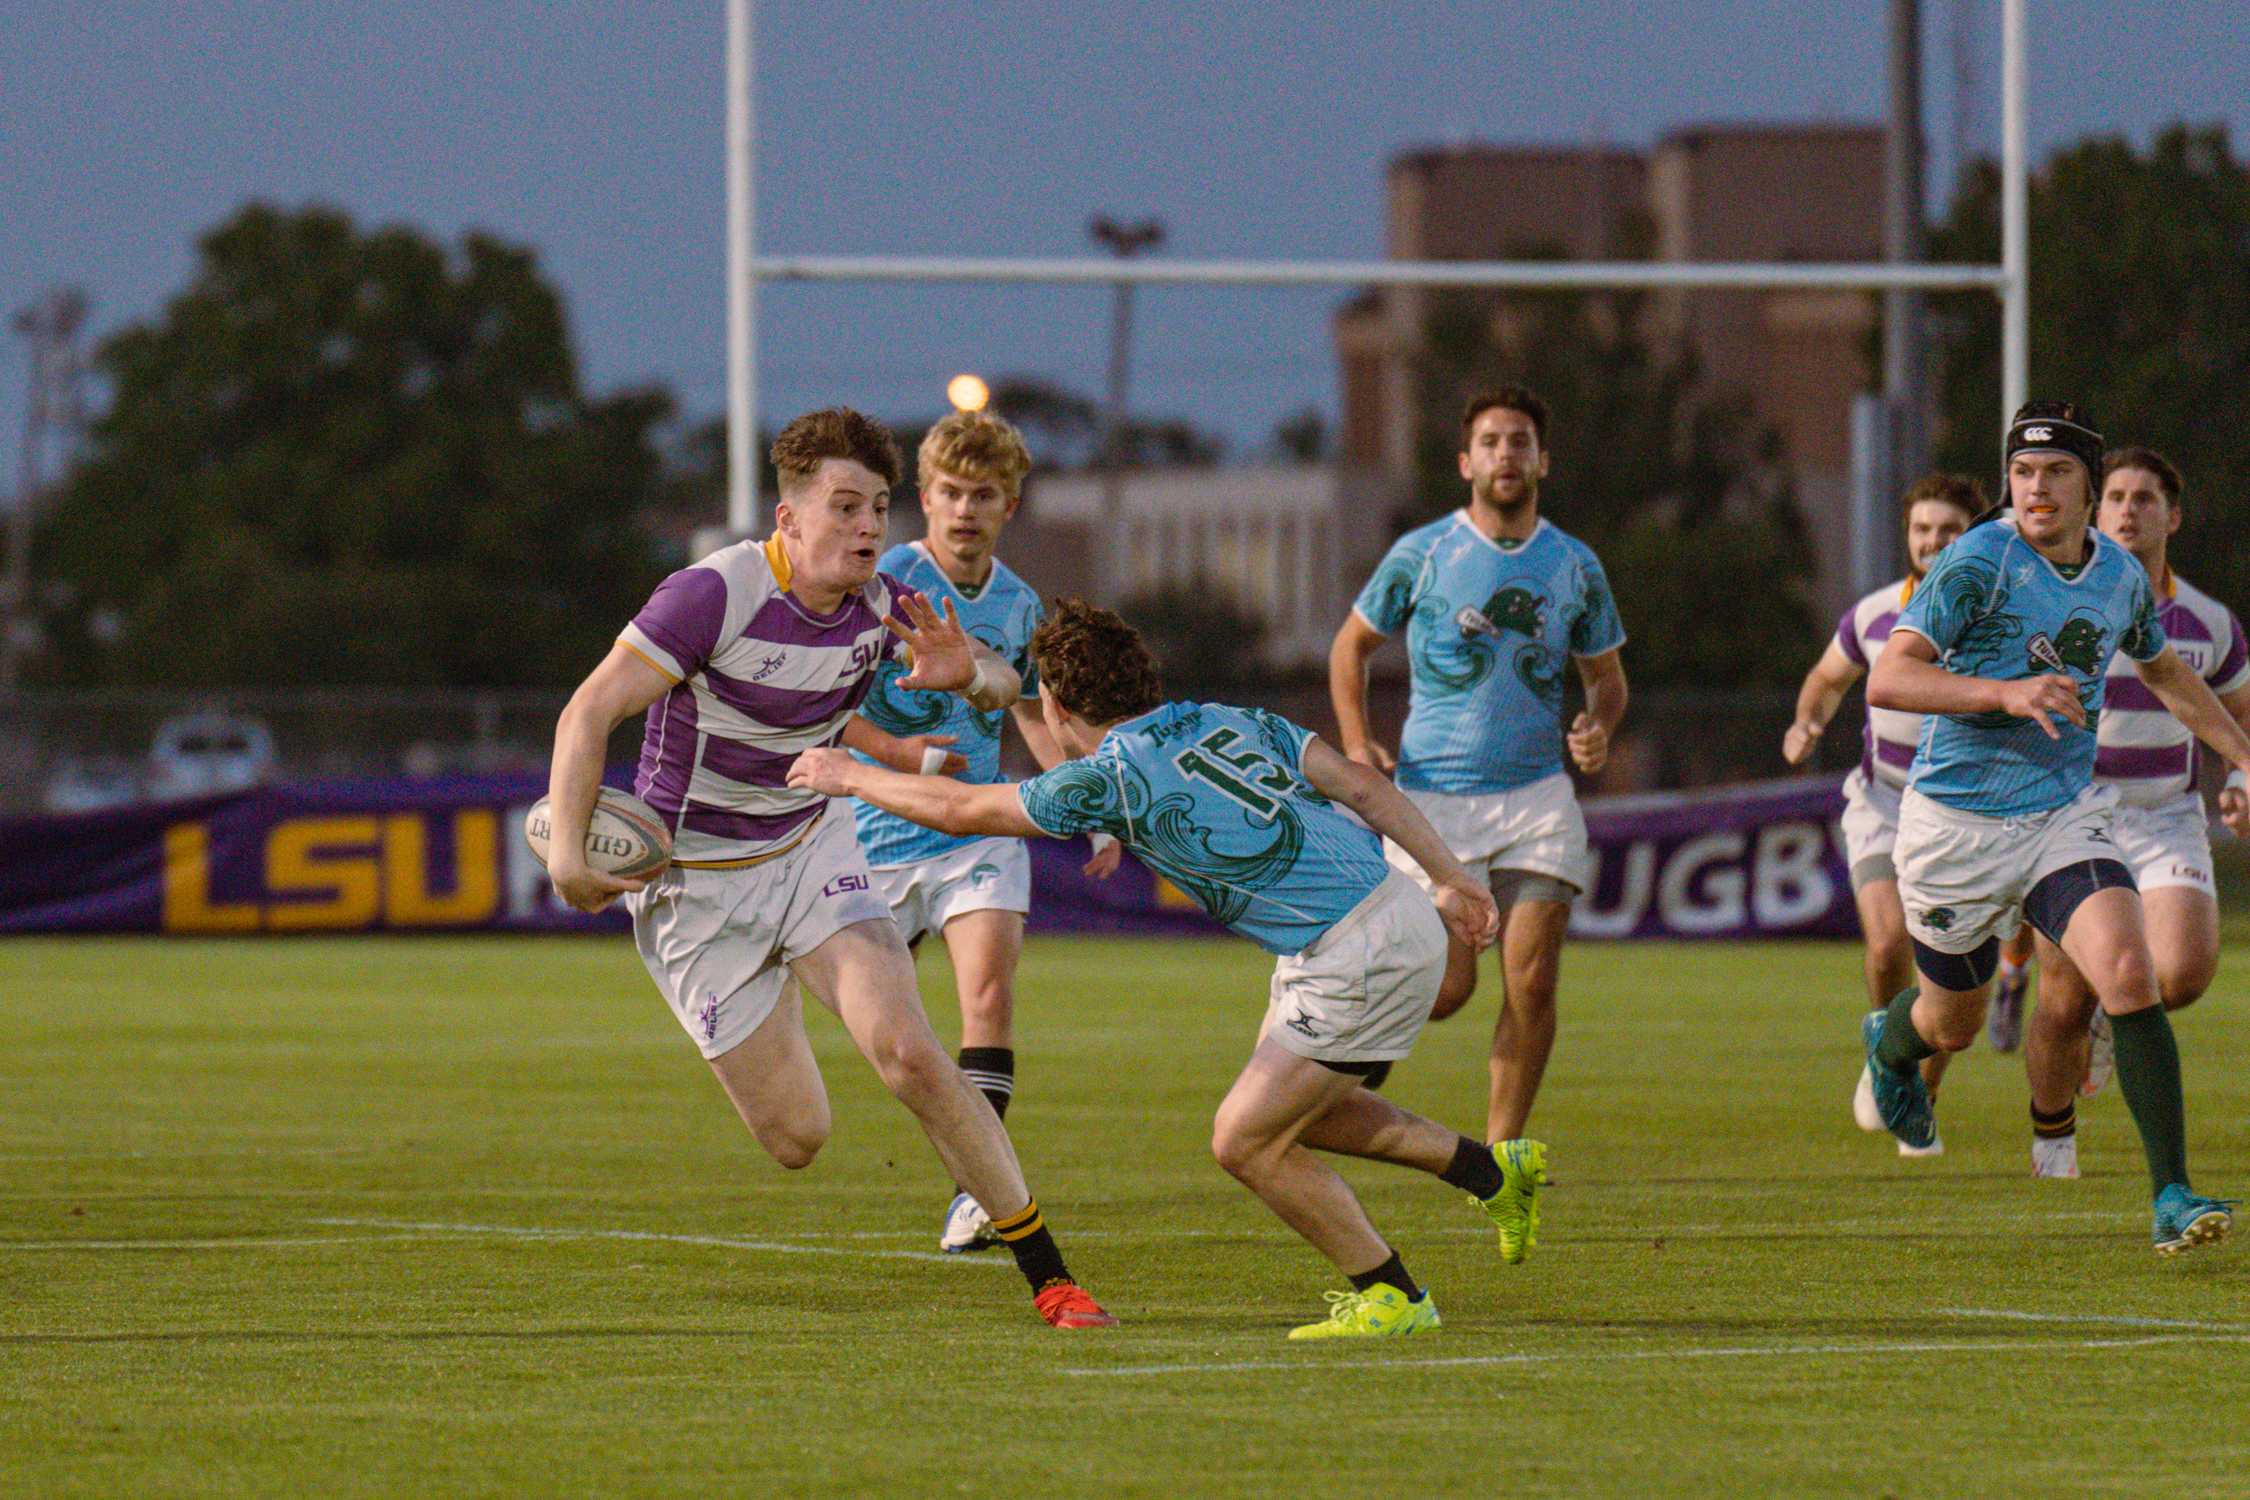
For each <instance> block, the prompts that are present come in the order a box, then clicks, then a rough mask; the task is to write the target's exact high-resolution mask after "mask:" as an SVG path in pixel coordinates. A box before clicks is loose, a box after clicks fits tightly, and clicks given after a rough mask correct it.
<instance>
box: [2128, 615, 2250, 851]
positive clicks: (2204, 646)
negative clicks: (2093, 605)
mask: <svg viewBox="0 0 2250 1500" xmlns="http://www.w3.org/2000/svg"><path fill="white" fill-rule="evenodd" d="M2156 592H2157V618H2158V619H2159V620H2161V621H2162V622H2163V625H2164V634H2165V636H2166V637H2167V638H2168V639H2169V640H2170V641H2171V643H2172V649H2173V650H2174V651H2177V652H2179V653H2180V660H2181V661H2184V662H2186V663H2187V664H2188V667H2189V668H2190V669H2191V670H2192V671H2194V673H2195V674H2196V675H2197V676H2198V677H2201V678H2202V679H2203V680H2204V681H2205V682H2207V683H2209V684H2210V685H2211V691H2212V692H2214V693H2232V692H2235V691H2238V690H2239V689H2241V688H2243V687H2245V686H2250V650H2246V649H2245V646H2244V642H2243V636H2242V622H2241V621H2240V620H2238V619H2236V618H2235V617H2234V611H2233V610H2231V609H2228V608H2227V607H2226V606H2225V605H2224V604H2221V603H2220V602H2219V601H2218V600H2216V599H2214V598H2212V597H2211V596H2210V595H2209V594H2206V593H2204V592H2203V590H2201V589H2199V588H2197V587H2195V586H2194V585H2193V584H2191V583H2189V582H2188V581H2187V580H2186V579H2184V578H2182V577H2180V575H2179V574H2177V573H2174V574H2172V575H2171V577H2170V578H2169V579H2168V580H2167V582H2166V584H2165V586H2163V587H2161V588H2159V589H2158V590H2157V591H2156ZM2196 753H2197V752H2196V744H2195V736H2194V735H2193V734H2192V733H2190V732H2189V730H2188V727H2187V726H2186V725H2185V724H2182V723H2181V722H2180V721H2179V720H2178V719H2175V718H2173V717H2172V715H2171V713H2170V711H2168V710H2167V709H2166V708H2165V707H2164V705H2163V703H2161V702H2160V701H2158V699H2157V696H2156V694H2154V693H2152V692H2150V691H2149V687H2148V684H2147V683H2145V682H2143V681H2141V676H2140V673H2138V672H2136V671H2134V670H2133V663H2132V659H2131V658H2130V657H2128V656H2126V655H2125V653H2124V652H2122V651H2120V652H2118V653H2117V654H2116V655H2115V656H2113V657H2111V658H2110V662H2109V681H2108V682H2107V683H2106V684H2105V685H2104V692H2103V698H2102V718H2101V722H2100V723H2099V724H2097V725H2095V726H2094V779H2095V780H2096V781H2106V782H2109V783H2110V784H2111V785H2113V786H2115V787H2116V788H2117V795H2118V798H2119V800H2120V801H2122V802H2124V803H2125V804H2126V805H2127V806H2128V807H2157V806H2161V805H2162V804H2164V803H2166V802H2170V801H2172V800H2173V799H2174V798H2176V797H2178V796H2179V795H2181V794H2182V793H2183V792H2186V791H2188V790H2189V789H2190V788H2191V787H2193V786H2194V785H2195V764H2196Z"/></svg>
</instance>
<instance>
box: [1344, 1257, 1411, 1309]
mask: <svg viewBox="0 0 2250 1500" xmlns="http://www.w3.org/2000/svg"><path fill="white" fill-rule="evenodd" d="M1351 1281H1352V1290H1353V1291H1355V1292H1364V1291H1366V1290H1367V1289H1368V1288H1369V1287H1371V1286H1373V1285H1374V1284H1375V1283H1376V1282H1378V1281H1381V1282H1387V1283H1389V1284H1390V1285H1392V1286H1395V1287H1397V1288H1398V1289H1399V1290H1400V1291H1402V1292H1404V1293H1406V1300H1407V1301H1409V1302H1419V1301H1421V1300H1422V1289H1421V1288H1420V1287H1418V1286H1416V1285H1415V1284H1414V1278H1413V1277H1411V1276H1409V1275H1407V1274H1406V1267H1405V1266H1403V1265H1401V1264H1400V1263H1399V1258H1398V1252H1397V1251H1396V1250H1393V1251H1392V1252H1391V1258H1390V1259H1389V1260H1386V1261H1384V1262H1383V1263H1382V1264H1381V1265H1379V1266H1377V1267H1376V1268H1375V1269H1374V1270H1372V1271H1362V1272H1360V1273H1359V1274H1358V1275H1357V1276H1354V1277H1353V1278H1352V1279H1351Z"/></svg>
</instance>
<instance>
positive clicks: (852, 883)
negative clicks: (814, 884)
mask: <svg viewBox="0 0 2250 1500" xmlns="http://www.w3.org/2000/svg"><path fill="white" fill-rule="evenodd" d="M867 888H868V887H867V877H866V876H865V875H839V876H837V877H836V878H835V879H834V880H831V881H829V882H828V884H826V885H824V886H822V887H821V888H820V893H821V894H822V895H823V896H845V895H849V894H851V893H852V892H853V891H864V890H866V889H867Z"/></svg>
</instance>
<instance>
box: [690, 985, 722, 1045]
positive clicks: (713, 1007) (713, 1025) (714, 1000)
mask: <svg viewBox="0 0 2250 1500" xmlns="http://www.w3.org/2000/svg"><path fill="white" fill-rule="evenodd" d="M695 1019H696V1022H697V1023H698V1024H699V1025H701V1026H702V1028H703V1040H705V1041H707V1042H715V1041H717V1040H718V1039H719V992H718V991H717V990H707V991H705V992H704V996H703V1004H702V1005H701V1006H699V1007H697V1009H696V1012H695Z"/></svg>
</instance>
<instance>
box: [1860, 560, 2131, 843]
mask: <svg viewBox="0 0 2250 1500" xmlns="http://www.w3.org/2000/svg"><path fill="white" fill-rule="evenodd" d="M2086 534H2087V536H2089V537H2090V538H2092V540H2093V547H2094V550H2093V553H2092V555H2091V556H2090V557H2089V558H2088V559H2087V561H2086V565H2085V566H2084V567H2083V568H2081V569H2080V570H2079V572H2078V576H2077V577H2075V578H2065V577H2064V576H2063V575H2062V572H2061V570H2060V569H2058V568H2057V567H2056V566H2055V565H2054V564H2053V563H2051V562H2049V561H2047V559H2046V558H2044V557H2042V556H2040V555H2039V553H2038V552H2037V551H2036V550H2035V549H2034V548H2033V547H2032V545H2031V544H2030V543H2029V542H2027V541H2025V540H2024V539H2023V538H2022V537H2021V536H2019V535H2017V534H2016V529H2015V525H2014V523H2013V521H2012V520H2008V519H2002V520H1997V521H1992V522H1988V523H1986V524H1985V525H1982V526H1974V527H1971V528H1970V529H1969V531H1968V532H1967V533H1966V534H1965V535H1963V536H1962V537H1961V539H1960V540H1959V541H1956V542H1954V543H1953V544H1952V545H1951V546H1949V547H1947V548H1946V549H1945V550H1944V551H1943V552H1941V553H1939V554H1938V558H1937V562H1936V563H1935V564H1934V565H1933V566H1932V567H1931V569H1930V571H1929V575H1928V576H1927V577H1925V578H1924V579H1923V580H1922V582H1921V585H1920V586H1919V587H1917V588H1916V589H1915V590H1914V597H1913V598H1912V599H1910V600H1908V601H1907V605H1906V612H1905V613H1904V614H1902V615H1900V616H1899V619H1898V624H1896V625H1895V626H1893V627H1892V635H1893V637H1894V638H1895V637H1896V635H1897V633H1898V632H1899V631H1901V630H1911V631H1913V632H1914V633H1915V634H1917V635H1919V636H1922V637H1923V638H1924V639H1926V640H1927V641H1929V643H1930V644H1931V645H1933V646H1935V647H1937V649H1938V665H1940V666H1942V667H1944V668H1945V669H1946V670H1947V671H1948V672H1957V673H1959V674H1961V675H1962V676H1964V677H1992V678H1998V679H2001V680H2003V681H2013V680H2016V679H2019V678H2024V677H2039V676H2045V675H2047V674H2050V673H2057V672H2059V673H2063V674H2065V675H2067V676H2069V677H2072V678H2075V679H2076V680H2077V682H2078V701H2079V702H2080V703H2082V704H2084V705H2085V708H2086V727H2085V728H2084V729H2080V728H2078V727H2077V726H2076V725H2074V724H2072V723H2071V722H2070V721H2069V720H2067V719H2061V718H2053V716H2050V718H2051V719H2052V722H2053V723H2054V726H2055V728H2056V729H2057V730H2058V731H2059V732H2060V736H2061V737H2060V738H2058V739H2049V738H2048V737H2047V735H2046V733H2045V731H2043V730H2041V729H2040V727H2039V725H2038V724H2037V723H2036V722H2034V721H2033V720H2030V719H2019V718H2016V717H2015V716H2014V715H2012V714H2004V713H1986V714H1931V715H1929V716H1928V717H1927V718H1925V719H1924V720H1923V722H1922V738H1921V742H1920V743H1919V744H1918V745H1917V746H1916V748H1915V751H1914V767H1913V770H1912V771H1910V772H1909V773H1908V778H1907V785H1908V786H1910V787H1912V788H1913V789H1914V790H1916V791H1918V792H1920V793H1921V794H1922V795H1923V796H1925V797H1928V798H1930V799H1931V800H1932V801H1934V802H1942V803H1944V804H1946V805H1947V806H1949V807H1957V808H1960V809H1961V810H1962V811H1964V812H1973V813H1982V814H1984V815H1986V816H1988V817H1995V818H2014V817H2022V816H2024V815H2025V814H2027V813H2037V812H2046V811H2048V810H2050V809H2052V808H2057V807H2060V806H2062V805H2063V804H2064V803H2066V802H2068V801H2070V799H2071V798H2073V797H2075V796H2077V795H2078V794H2079V793H2080V792H2081V791H2083V790H2085V788H2086V787H2087V785H2088V784H2089V783H2090V782H2092V780H2093V779H2094V748H2095V746H2094V739H2095V733H2096V730H2097V729H2098V727H2099V725H2100V722H2101V711H2102V687H2103V682H2104V680H2105V679H2106V677H2107V675H2108V672H2109V662H2110V658H2111V656H2112V655H2114V654H2115V653H2116V652H2118V651H2120V650H2122V651H2123V652H2124V653H2125V654H2126V655H2127V656H2130V657H2132V658H2133V660H2135V661H2150V660H2153V659H2154V658H2155V657H2156V656H2157V654H2158V653H2159V652H2161V651H2163V649H2164V645H2165V641H2164V626H2163V623H2162V622H2161V621H2160V619H2159V618H2158V615H2157V608H2156V594H2155V591H2154V590H2153V589H2152V588H2150V586H2149V581H2148V571H2147V570H2146V569H2145V568H2143V567H2142V566H2141V565H2140V562H2139V561H2138V560H2137V559H2136V558H2135V557H2134V556H2133V554H2132V553H2130V552H2127V551H2126V550H2125V549H2124V548H2123V547H2120V546H2119V545H2117V543H2115V542H2113V541H2111V540H2110V539H2109V538H2108V537H2106V536H2103V535H2102V534H2101V533H2100V532H2098V531H2094V530H2092V529H2089V530H2088V531H2087V533H2086Z"/></svg>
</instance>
